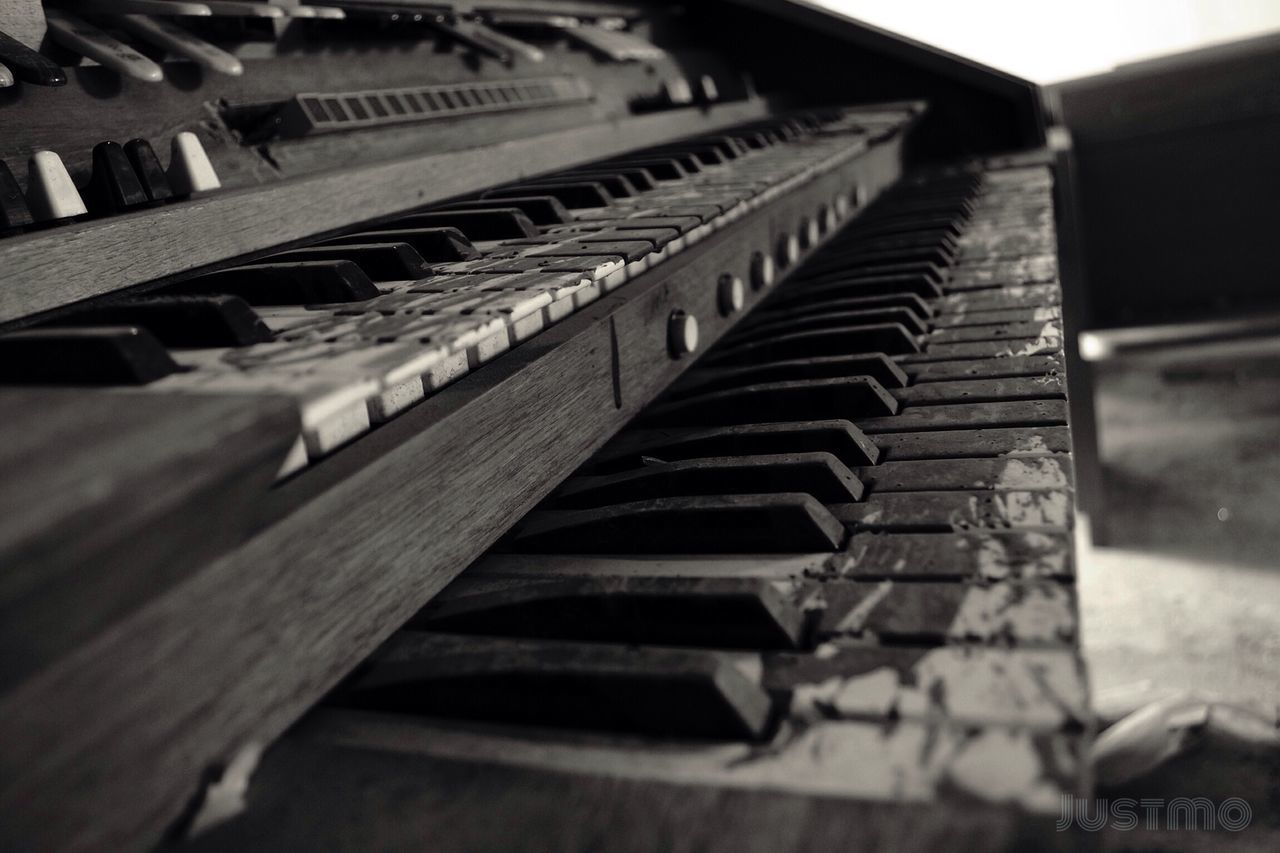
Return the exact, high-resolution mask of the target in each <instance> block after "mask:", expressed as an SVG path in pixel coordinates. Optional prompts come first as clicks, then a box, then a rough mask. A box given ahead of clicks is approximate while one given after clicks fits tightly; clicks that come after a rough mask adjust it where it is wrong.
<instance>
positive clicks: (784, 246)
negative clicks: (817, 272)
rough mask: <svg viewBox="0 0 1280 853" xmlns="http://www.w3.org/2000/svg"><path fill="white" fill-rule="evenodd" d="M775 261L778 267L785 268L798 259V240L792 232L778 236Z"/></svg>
mask: <svg viewBox="0 0 1280 853" xmlns="http://www.w3.org/2000/svg"><path fill="white" fill-rule="evenodd" d="M777 255H778V258H777V263H778V267H779V269H786V268H787V267H789V266H791V265H792V264H794V263H795V262H796V261H797V260H799V259H800V241H799V240H798V239H796V235H794V234H783V235H782V236H781V237H779V238H778V250H777Z"/></svg>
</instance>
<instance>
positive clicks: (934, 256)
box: [814, 243, 955, 269]
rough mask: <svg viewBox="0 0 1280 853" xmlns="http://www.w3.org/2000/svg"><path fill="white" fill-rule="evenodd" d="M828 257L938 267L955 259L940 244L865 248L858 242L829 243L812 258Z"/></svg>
mask: <svg viewBox="0 0 1280 853" xmlns="http://www.w3.org/2000/svg"><path fill="white" fill-rule="evenodd" d="M828 257H833V258H834V257H839V258H841V259H842V260H844V261H847V262H848V263H850V264H865V265H872V264H896V263H926V264H933V265H934V266H936V267H938V268H939V269H946V268H948V267H950V266H951V265H952V263H953V262H954V261H955V256H954V255H953V254H952V253H951V252H948V251H947V250H946V249H945V248H943V247H942V246H925V247H921V248H918V249H911V248H900V249H875V248H871V249H867V248H863V247H862V246H861V245H860V244H858V243H854V244H853V248H845V247H842V246H834V245H830V250H829V251H828V247H827V246H824V247H823V248H822V249H821V250H819V253H818V254H817V255H815V256H814V260H815V261H817V260H818V259H821V260H822V261H824V262H825V261H826V259H827V258H828Z"/></svg>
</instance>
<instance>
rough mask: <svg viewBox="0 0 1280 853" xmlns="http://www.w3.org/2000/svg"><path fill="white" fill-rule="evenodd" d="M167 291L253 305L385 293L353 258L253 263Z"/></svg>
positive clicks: (337, 299) (305, 302)
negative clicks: (233, 299)
mask: <svg viewBox="0 0 1280 853" xmlns="http://www.w3.org/2000/svg"><path fill="white" fill-rule="evenodd" d="M166 290H167V291H168V292H169V293H174V294H217V293H227V294H232V295H234V296H239V297H241V298H242V299H244V300H245V301H246V302H248V303H249V304H250V305H314V304H317V303H328V302H363V301H364V300H366V299H372V298H374V297H375V296H381V295H382V292H381V291H380V290H378V288H377V287H375V286H374V284H373V282H372V281H370V280H369V277H368V276H367V275H365V274H364V272H363V271H362V270H361V269H360V267H358V266H356V265H355V264H353V263H351V262H350V261H298V262H294V263H262V264H250V265H248V266H242V267H232V268H230V269H225V270H218V271H216V272H211V273H206V274H204V275H202V276H200V277H198V278H194V279H191V280H189V281H184V282H179V283H178V284H175V285H170V286H169V287H168V288H166Z"/></svg>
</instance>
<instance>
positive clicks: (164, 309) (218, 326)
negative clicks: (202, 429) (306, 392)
mask: <svg viewBox="0 0 1280 853" xmlns="http://www.w3.org/2000/svg"><path fill="white" fill-rule="evenodd" d="M58 323H59V325H63V324H69V325H76V326H141V327H143V328H145V329H146V330H147V331H148V332H150V333H151V334H153V335H155V336H156V338H157V339H158V340H159V341H160V342H161V343H163V344H164V345H165V346H170V347H175V348H179V347H182V348H186V347H193V348H200V347H243V346H249V345H250V344H261V343H268V342H270V341H271V340H273V339H274V338H273V336H272V334H271V330H270V329H269V328H267V325H266V324H265V323H263V322H262V318H261V317H259V316H258V315H257V313H256V312H255V311H254V310H253V309H252V308H251V307H249V303H247V302H245V301H244V300H243V299H241V298H240V297H239V296H226V295H222V296H152V297H139V298H137V299H126V300H122V301H119V302H109V303H106V304H104V305H92V306H87V307H85V308H81V309H79V310H77V311H75V312H73V313H71V314H69V315H67V316H66V317H59V318H58Z"/></svg>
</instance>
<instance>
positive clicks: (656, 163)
mask: <svg viewBox="0 0 1280 853" xmlns="http://www.w3.org/2000/svg"><path fill="white" fill-rule="evenodd" d="M599 166H600V168H602V169H612V168H615V167H616V168H619V169H644V170H645V171H647V172H648V173H649V174H651V175H653V176H654V177H655V178H657V179H658V180H660V181H682V180H684V179H685V178H687V177H689V175H690V174H691V172H690V171H689V170H687V169H685V167H684V166H683V165H681V163H680V161H679V160H677V159H674V158H656V159H645V158H640V157H637V158H625V159H620V160H614V161H611V162H609V163H601V164H599Z"/></svg>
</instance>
